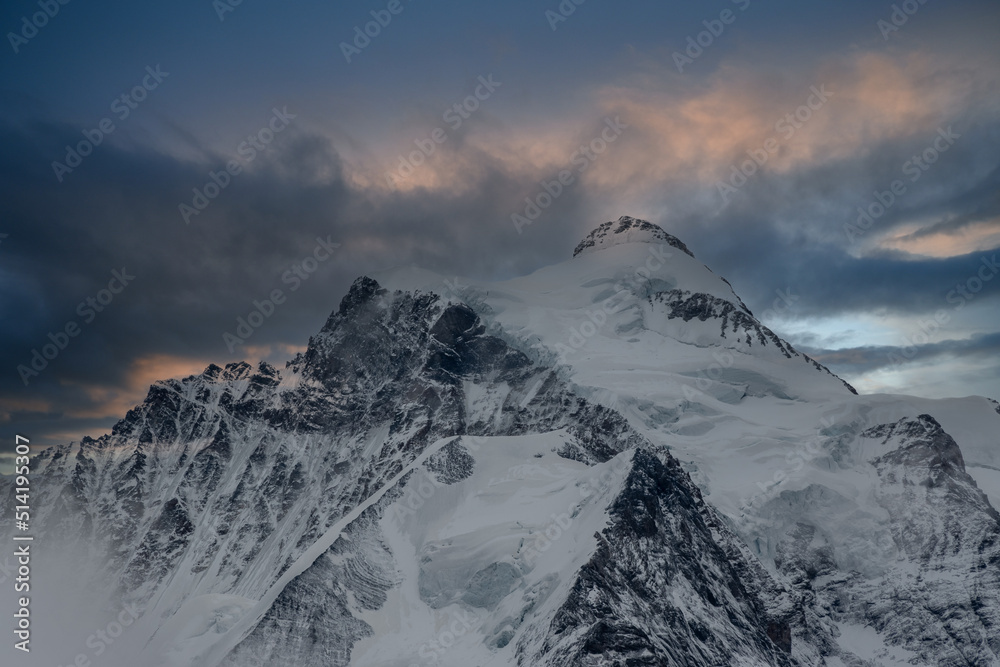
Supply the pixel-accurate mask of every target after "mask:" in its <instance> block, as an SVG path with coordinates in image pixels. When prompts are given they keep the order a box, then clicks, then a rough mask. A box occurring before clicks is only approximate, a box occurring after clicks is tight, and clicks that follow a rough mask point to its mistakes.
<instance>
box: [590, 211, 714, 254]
mask: <svg viewBox="0 0 1000 667" xmlns="http://www.w3.org/2000/svg"><path fill="white" fill-rule="evenodd" d="M621 243H666V244H668V245H671V246H673V247H675V248H677V249H678V250H681V251H683V252H685V253H687V254H688V255H690V256H691V257H694V254H693V253H692V252H691V251H690V250H688V247H687V246H686V245H684V242H683V241H681V240H680V239H679V238H677V237H676V236H673V235H672V234H668V233H667V232H665V231H663V229H662V228H660V227H659V226H657V225H654V224H653V223H651V222H647V221H645V220H639V219H638V218H631V217H629V216H627V215H623V216H622V217H620V218H618V220H616V221H611V222H605V223H604V224H602V225H601V226H600V227H598V228H597V229H595V230H594V231H592V232H590V234H588V235H587V238H585V239H583V240H582V241H580V243H579V245H577V246H576V249H575V250H573V256H574V257H576V256H577V255H580V254H585V253H588V252H594V251H595V250H601V249H602V248H609V247H611V246H614V245H619V244H621Z"/></svg>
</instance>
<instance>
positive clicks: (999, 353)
mask: <svg viewBox="0 0 1000 667" xmlns="http://www.w3.org/2000/svg"><path fill="white" fill-rule="evenodd" d="M802 349H803V351H804V352H805V353H806V354H808V355H809V356H811V357H813V358H814V359H816V360H817V361H819V362H820V363H822V364H824V365H825V366H827V367H829V368H831V369H833V370H834V372H838V373H840V372H842V373H845V374H848V375H851V376H861V375H865V374H868V373H871V372H872V371H876V370H880V369H886V368H893V369H898V368H899V367H900V366H904V365H908V364H926V363H927V362H931V361H935V360H939V359H940V358H942V357H949V358H969V357H971V358H977V359H988V360H993V359H996V358H998V357H1000V332H991V333H981V334H976V335H973V336H971V337H969V338H965V339H960V340H951V339H949V340H943V341H940V342H936V343H925V344H923V345H912V346H911V345H906V346H892V345H880V346H864V347H854V348H844V349H840V350H823V349H816V348H809V347H803V348H802Z"/></svg>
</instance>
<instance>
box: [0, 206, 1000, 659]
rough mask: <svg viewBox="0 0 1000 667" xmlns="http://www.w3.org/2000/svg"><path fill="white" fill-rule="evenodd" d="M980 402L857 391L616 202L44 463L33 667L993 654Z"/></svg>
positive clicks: (365, 304)
mask: <svg viewBox="0 0 1000 667" xmlns="http://www.w3.org/2000/svg"><path fill="white" fill-rule="evenodd" d="M998 413H1000V408H998V406H997V405H996V403H994V402H991V401H990V400H989V399H985V398H967V399H953V400H945V401H933V400H927V399H918V398H913V397H905V396H887V395H878V396H858V395H857V394H856V392H855V391H854V390H853V389H852V388H851V387H850V386H849V385H847V384H846V383H844V382H843V381H842V380H840V379H839V378H837V377H836V376H834V375H833V374H831V373H830V372H829V371H828V370H827V369H826V368H824V367H823V366H822V365H820V364H818V363H816V362H815V361H813V360H812V359H810V358H808V357H807V356H805V355H803V354H801V353H799V352H798V351H796V350H795V349H794V348H793V347H792V346H791V345H790V344H789V343H788V342H786V341H784V340H782V339H781V338H780V337H778V336H777V335H775V334H774V333H773V332H772V331H770V330H769V329H768V328H767V327H765V326H764V325H763V324H761V323H760V322H759V321H758V320H757V319H756V318H755V317H754V316H753V314H752V313H751V312H750V311H749V309H747V307H746V306H745V305H744V304H743V302H742V301H741V300H740V299H739V297H738V296H737V295H736V294H735V292H734V291H733V288H732V286H731V285H730V284H729V283H728V282H727V281H725V279H723V278H721V277H719V276H717V275H715V274H714V273H712V272H711V271H710V270H709V269H708V268H707V267H705V266H704V265H702V264H701V263H700V262H698V261H697V259H695V257H694V255H693V254H692V253H691V251H690V250H689V249H688V248H687V247H686V246H685V245H684V244H683V243H682V242H681V241H680V240H679V239H677V238H675V237H673V236H672V235H670V234H668V233H666V232H665V231H663V230H662V229H660V228H659V227H657V226H655V225H652V224H650V223H648V222H645V221H641V220H636V219H633V218H627V217H623V218H621V219H619V220H617V221H614V222H609V223H605V224H603V225H601V226H600V227H598V228H597V229H595V230H594V231H593V232H592V233H591V234H590V235H589V236H588V237H587V238H586V239H584V240H583V241H582V242H581V243H580V244H579V245H578V246H577V248H576V250H575V252H574V253H573V257H572V258H570V259H568V260H567V261H565V262H563V263H560V264H557V265H555V266H551V267H547V268H544V269H542V270H540V271H537V272H535V273H534V274H531V275H529V276H525V277H522V278H517V279H514V280H510V281H506V282H501V283H489V284H486V283H476V282H474V281H469V280H466V279H464V278H456V277H454V276H440V275H436V274H433V273H430V272H427V271H423V270H420V269H417V268H407V269H401V270H395V271H392V272H388V273H385V274H375V275H373V276H372V277H363V278H359V279H358V280H357V281H355V283H354V285H353V286H352V287H351V289H350V291H349V293H348V294H347V295H346V296H345V297H344V298H343V300H342V302H341V304H340V307H339V308H338V310H336V311H335V312H334V313H333V314H331V316H330V318H329V319H328V320H327V322H326V324H325V325H324V327H323V328H322V330H321V331H320V332H319V333H318V334H317V335H316V336H314V337H312V338H311V339H310V340H309V345H308V349H307V351H306V352H305V353H304V354H301V355H299V356H297V357H296V358H295V359H293V360H291V361H290V362H289V363H288V364H287V365H286V367H285V368H284V369H280V370H279V369H276V368H273V367H271V366H269V365H268V364H266V363H261V364H259V365H258V366H257V367H251V366H250V365H248V364H230V365H228V366H227V367H226V368H219V367H217V366H210V367H209V368H207V369H206V370H205V372H204V373H202V374H201V375H198V376H192V377H189V378H185V379H184V380H169V381H164V382H159V383H157V384H155V385H153V386H152V387H151V388H150V391H149V395H148V396H147V398H146V400H145V401H144V402H143V403H142V404H141V405H139V406H137V407H135V408H134V409H133V410H130V411H129V413H128V414H127V415H126V416H125V417H124V419H122V420H121V421H120V422H119V423H118V424H117V425H116V426H115V427H114V430H113V432H112V433H111V434H110V435H107V436H104V437H102V438H99V439H96V440H94V439H86V438H85V439H84V440H83V441H81V442H74V443H70V444H67V445H64V446H60V447H55V448H51V449H49V450H46V451H45V452H43V453H41V454H39V455H38V456H37V457H35V460H34V461H33V464H32V465H33V469H34V478H35V480H36V483H37V485H38V488H36V489H35V490H34V493H35V498H34V500H33V503H34V508H33V511H34V515H35V517H36V518H35V523H36V525H37V526H38V531H37V533H38V537H37V538H36V540H37V541H36V543H35V544H34V547H33V548H35V550H36V552H35V553H36V561H35V563H34V567H35V572H36V574H35V576H36V581H38V582H40V583H39V584H38V587H37V589H36V590H37V594H36V595H37V597H36V599H35V602H34V603H33V604H34V608H35V609H36V610H41V609H50V608H56V607H58V609H59V610H60V613H59V614H57V613H55V612H53V613H51V614H49V613H48V612H45V613H43V612H42V611H36V616H37V618H36V620H35V623H36V626H35V627H36V633H37V634H36V635H35V636H36V638H37V641H38V646H39V648H38V650H37V651H33V654H32V656H31V661H30V662H29V663H27V664H36V662H35V661H36V660H38V661H39V662H37V664H70V663H71V662H72V661H73V660H74V658H75V656H76V655H78V654H83V655H84V656H85V657H87V658H88V659H93V660H94V661H95V663H96V662H97V660H100V661H101V664H109V665H110V664H122V665H136V664H142V665H159V664H163V665H198V666H205V667H214V666H216V665H227V666H230V667H236V666H239V667H251V666H254V665H301V666H312V665H316V666H319V665H324V666H325V665H344V666H346V665H352V666H359V667H360V666H365V667H411V666H414V665H442V666H450V665H455V666H459V665H460V666H462V667H470V666H472V667H487V666H488V665H489V666H496V667H500V666H507V665H525V666H536V665H537V666H550V667H570V666H573V667H576V666H578V665H584V666H587V665H594V666H597V665H606V666H612V665H614V666H625V665H628V666H639V665H650V666H653V665H747V666H749V665H830V666H838V667H839V666H841V665H859V666H860V665H892V664H920V665H992V664H1000V631H998V627H997V625H998V623H1000V539H998V538H1000V515H998V514H997V512H996V510H995V509H994V507H993V505H991V501H992V502H993V503H994V504H996V502H998V501H1000V443H998V438H997V433H998V432H1000V428H998V427H1000V414H998ZM12 498H13V492H12V491H11V490H10V482H9V480H7V481H2V482H0V512H2V514H0V516H2V517H3V520H4V521H7V520H8V517H10V516H13V508H12V507H10V506H9V505H11V504H12V503H11V501H12ZM8 510H10V511H8ZM2 530H3V533H4V535H5V539H9V533H10V532H11V531H12V526H10V525H9V524H2ZM4 602H6V600H4ZM123 610H137V611H136V613H135V614H134V615H135V616H137V617H138V620H136V621H134V622H130V623H128V624H127V626H126V624H125V623H124V619H126V618H127V619H131V618H132V615H126V616H123V613H124V612H123ZM0 611H3V612H4V613H6V609H3V610H0ZM81 618H85V619H86V622H83V623H81V622H80V619H81ZM116 619H117V620H116ZM112 624H115V626H112ZM96 630H105V631H106V636H105V637H104V638H100V636H99V635H98V638H97V639H96V640H95V639H94V636H95V635H94V632H95V631H96ZM111 630H116V631H117V634H114V635H112V633H111ZM106 640H107V641H106ZM2 650H3V651H8V650H9V648H8V647H7V646H5V647H4V649H2ZM98 650H100V653H98ZM4 655H6V653H5V654H4ZM98 656H99V657H98ZM45 661H47V662H45Z"/></svg>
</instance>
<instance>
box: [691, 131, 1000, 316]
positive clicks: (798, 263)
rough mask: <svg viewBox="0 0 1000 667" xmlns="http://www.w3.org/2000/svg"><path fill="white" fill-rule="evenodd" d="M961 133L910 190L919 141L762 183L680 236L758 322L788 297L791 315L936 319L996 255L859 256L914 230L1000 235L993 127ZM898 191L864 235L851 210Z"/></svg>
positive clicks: (998, 134) (999, 139)
mask: <svg viewBox="0 0 1000 667" xmlns="http://www.w3.org/2000/svg"><path fill="white" fill-rule="evenodd" d="M961 132H962V134H963V136H962V138H961V140H960V141H961V142H962V143H956V145H955V146H954V147H953V149H952V152H950V153H949V154H945V155H944V156H942V157H941V159H940V161H939V162H937V163H936V164H935V165H933V166H932V167H931V168H930V169H928V170H927V171H926V172H924V173H923V175H922V176H921V177H920V178H919V179H918V180H917V181H916V182H915V183H914V182H912V181H910V179H909V178H908V177H907V176H905V175H904V174H903V172H902V168H901V167H902V165H903V164H905V163H906V161H907V160H908V159H909V157H907V156H912V155H913V154H914V152H915V151H917V150H918V149H919V147H920V146H921V143H920V141H919V140H917V141H914V140H912V139H911V140H910V141H909V142H898V141H887V142H884V143H881V144H879V145H878V146H876V147H872V149H871V150H870V155H869V157H859V158H850V159H845V160H841V161H839V162H837V163H834V164H825V165H820V166H817V167H815V168H811V169H803V170H800V171H796V172H792V173H789V174H784V175H781V174H760V175H758V176H757V177H756V179H755V180H753V181H751V182H750V184H748V185H747V186H746V187H745V188H744V191H743V192H741V193H739V194H738V195H736V196H735V197H734V199H733V203H732V205H731V206H730V207H728V208H726V209H724V210H723V211H722V212H721V214H720V215H719V216H718V217H717V218H715V219H711V218H709V219H707V220H706V219H705V218H699V217H698V216H696V215H692V216H690V217H689V218H687V219H685V220H683V221H681V222H680V223H679V226H680V227H681V228H682V230H683V231H682V232H680V233H681V234H682V235H683V236H684V237H685V239H687V240H688V242H689V244H690V245H691V246H692V247H693V248H695V249H696V251H698V256H699V257H700V258H701V259H703V260H704V261H706V263H708V264H709V266H711V267H712V268H713V269H715V270H716V271H718V272H721V273H723V274H724V275H726V276H727V277H728V278H729V279H730V280H731V281H732V282H733V283H734V285H735V286H736V289H737V292H739V293H740V294H741V296H743V298H744V299H745V300H746V301H747V303H748V304H749V305H750V306H751V308H754V309H755V311H758V310H759V311H763V310H766V309H767V308H768V307H769V306H770V304H771V303H772V301H773V300H774V298H775V290H784V289H791V290H792V292H793V293H794V294H796V295H798V296H799V297H800V298H799V300H798V301H797V302H796V310H795V313H796V314H797V315H823V316H831V315H838V314H843V313H849V312H852V313H856V312H864V311H875V310H888V311H894V312H902V313H920V312H925V311H927V310H933V309H935V308H937V307H940V304H941V303H942V301H943V300H944V298H945V296H946V294H947V293H948V292H949V290H951V289H954V288H955V286H956V285H957V284H960V283H964V282H965V281H967V280H968V279H969V278H970V277H972V276H974V275H975V272H976V271H977V270H978V268H979V265H980V263H981V261H982V260H983V258H984V257H985V258H987V259H989V258H992V257H993V256H994V255H995V254H996V251H995V250H989V251H983V252H971V253H965V254H959V255H956V256H952V257H945V258H931V257H926V256H919V255H912V254H908V253H904V252H902V251H898V250H892V249H888V248H882V249H878V248H875V249H867V250H866V251H865V252H864V253H863V254H862V253H860V250H861V249H862V248H863V243H864V242H867V241H871V240H872V239H873V238H874V237H876V236H879V235H881V234H884V233H887V232H892V231H893V230H894V229H899V228H901V227H903V226H906V225H912V224H914V223H915V222H918V221H919V222H921V223H924V224H926V223H927V221H928V220H931V221H933V220H935V219H937V220H940V222H937V223H931V224H929V225H927V226H926V227H922V228H921V231H918V232H913V233H911V234H909V235H900V238H901V239H904V240H905V239H908V238H913V239H916V238H922V237H926V236H929V235H932V234H942V233H944V234H947V233H954V232H957V231H959V230H960V229H962V228H964V227H968V226H970V225H972V224H975V223H984V224H986V225H988V226H992V227H993V228H994V229H996V230H997V231H1000V217H998V216H1000V200H998V198H997V197H998V195H997V193H998V192H1000V168H998V167H997V159H996V156H997V155H1000V124H997V123H995V122H994V123H993V124H992V125H988V126H976V127H970V128H962V129H961ZM925 143H926V141H925ZM915 147H916V148H915ZM894 180H900V181H903V182H904V183H905V184H906V186H907V192H906V193H905V194H904V195H902V196H899V197H897V201H896V202H895V203H894V204H893V205H892V206H890V207H889V208H888V209H887V211H886V213H885V214H883V215H882V217H880V218H878V219H876V220H874V221H873V223H872V225H871V226H870V227H869V228H868V229H867V230H863V229H860V228H858V227H857V226H856V221H857V219H858V217H859V213H858V211H857V208H858V207H859V206H862V207H867V206H869V205H870V204H871V203H872V202H875V201H876V200H875V192H876V191H878V192H880V193H881V192H885V191H886V190H888V189H889V187H890V184H891V183H892V182H893V181H894ZM876 210H877V209H876ZM848 229H850V230H851V231H852V233H854V234H855V235H856V237H855V239H853V240H852V239H851V238H849V236H848V232H847V230H848ZM858 232H860V234H859V233H858ZM858 255H860V256H858ZM998 296H1000V290H988V291H985V292H984V293H983V298H986V299H996V298H998Z"/></svg>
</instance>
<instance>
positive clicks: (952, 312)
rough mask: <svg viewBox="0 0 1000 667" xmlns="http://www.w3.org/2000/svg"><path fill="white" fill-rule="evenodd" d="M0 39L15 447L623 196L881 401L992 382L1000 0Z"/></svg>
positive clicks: (263, 12) (1, 16) (507, 270)
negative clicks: (396, 281)
mask: <svg viewBox="0 0 1000 667" xmlns="http://www.w3.org/2000/svg"><path fill="white" fill-rule="evenodd" d="M578 3H579V4H578ZM46 12H47V13H46ZM0 28H2V30H3V32H4V33H5V42H6V43H5V44H4V45H3V46H2V47H0V53H2V55H0V100H2V104H0V146H2V148H3V150H2V153H0V314H2V321H3V325H2V329H0V336H2V340H0V357H2V359H0V468H2V462H3V461H6V460H8V459H5V458H4V457H9V456H10V455H11V453H12V452H13V446H14V439H15V435H16V434H20V435H23V436H25V437H29V438H30V439H31V442H32V444H33V445H34V446H47V445H51V444H58V443H62V442H68V441H70V440H74V439H79V438H80V437H82V436H83V435H91V436H95V437H96V436H99V435H100V434H102V433H105V432H107V431H108V430H109V429H110V427H111V426H112V425H113V424H114V423H115V422H116V421H117V420H118V419H120V418H121V417H123V416H124V414H125V412H127V410H128V409H129V408H130V407H131V406H133V405H135V404H137V403H139V402H141V401H142V399H143V397H144V396H145V394H146V391H147V389H148V386H149V385H150V384H151V383H152V382H154V381H155V380H158V379H166V378H170V377H183V376H187V375H190V374H194V373H198V372H201V371H202V370H203V369H204V368H205V367H206V366H207V365H208V364H210V363H216V364H220V365H221V364H224V363H227V362H230V361H236V360H241V359H246V360H250V361H256V360H260V359H266V360H268V361H271V362H272V363H275V364H277V365H279V366H283V364H284V361H285V360H287V359H289V358H291V357H292V356H294V354H295V353H297V352H299V351H302V350H303V349H304V347H305V346H306V345H307V342H308V339H309V336H310V334H312V333H315V332H316V331H318V330H319V328H320V327H321V326H322V324H323V322H324V321H325V320H326V318H327V316H328V315H329V313H330V312H331V311H332V310H334V309H335V308H336V306H337V304H338V303H339V301H340V299H341V298H342V296H343V295H344V294H345V293H346V291H347V288H348V287H349V285H350V283H351V282H352V281H353V280H354V278H356V277H358V276H360V275H364V274H367V273H372V272H376V271H379V270H383V269H386V268H389V267H394V266H399V265H405V264H416V265H419V266H422V267H425V268H428V269H431V270H435V271H438V272H440V273H442V274H445V275H454V276H468V277H472V278H476V279H483V280H491V279H492V280H496V279H504V278H509V277H513V276H518V275H523V274H526V273H529V272H531V271H533V270H535V269H537V268H540V267H542V266H545V265H549V264H553V263H556V262H559V261H563V260H565V259H567V258H569V257H570V255H571V253H572V250H573V248H574V246H575V245H576V244H577V243H578V242H579V240H580V239H581V238H583V236H585V235H586V234H587V232H589V231H590V230H591V229H593V228H594V227H596V226H597V225H598V224H600V223H602V222H604V221H607V220H612V219H616V218H618V217H619V216H621V215H631V216H635V217H639V218H643V219H646V220H649V221H651V222H654V223H656V224H658V225H660V226H662V227H663V228H664V229H666V230H667V231H668V232H670V233H672V234H674V235H676V236H678V237H679V238H681V239H682V240H683V241H684V242H685V243H686V244H687V245H688V246H689V247H690V248H691V249H692V251H693V252H694V254H695V255H696V256H697V257H698V258H699V259H700V260H701V261H703V262H705V263H706V264H707V265H708V266H709V267H710V268H712V269H713V270H714V271H715V272H716V273H718V274H720V275H723V276H725V277H726V278H728V279H729V280H730V282H731V283H732V284H733V286H734V288H735V289H736V292H737V293H738V294H740V296H741V297H742V298H743V300H744V301H745V302H746V303H747V305H748V306H749V307H750V308H751V310H753V312H754V313H755V314H756V315H757V316H758V317H759V318H760V319H761V320H762V321H763V322H764V323H765V324H767V325H768V326H769V327H771V328H772V329H774V330H775V331H777V332H778V333H779V334H780V335H782V336H783V337H785V338H787V339H788V340H790V341H791V342H792V343H793V344H794V345H796V347H798V348H799V349H802V350H803V351H805V352H807V353H809V354H810V355H812V356H814V357H816V358H817V359H819V360H820V361H822V362H823V363H824V364H826V365H827V366H829V367H830V368H831V369H832V370H833V371H835V372H837V373H838V374H840V375H841V376H842V377H844V378H845V379H847V380H848V381H850V382H852V383H853V384H854V385H855V386H856V387H857V388H858V389H859V390H860V391H861V392H863V393H866V392H867V393H872V392H892V393H907V394H914V395H920V396H929V397H948V396H966V395H970V394H980V395H987V396H991V397H994V398H1000V355H998V352H1000V310H998V305H1000V279H996V280H994V278H996V277H997V274H998V273H1000V267H998V266H997V264H996V261H997V255H998V254H1000V39H998V36H1000V5H998V4H997V3H996V2H995V1H986V0H983V1H961V0H960V1H950V2H947V3H946V2H943V1H941V0H924V2H923V3H921V2H919V1H918V0H908V1H907V2H903V3H888V2H886V3H881V2H860V1H853V0H848V1H846V2H845V1H838V2H833V1H832V0H820V1H817V2H809V3H803V2H791V1H774V2H764V1H763V0H738V1H737V0H716V1H713V2H700V3H675V2H662V1H657V2H646V1H639V0H636V1H631V2H623V3H612V2H608V1H607V0H585V1H582V2H581V1H580V0H564V1H563V2H561V3H560V2H557V1H556V0H549V1H544V0H543V1H539V2H527V1H523V0H512V1H508V2H504V3H482V2H464V3H458V2H447V3H430V2H424V1H422V0H394V1H392V2H390V1H389V0H385V1H383V0H376V1H374V2H343V3H321V2H304V1H294V0H293V1H291V2H284V3H280V5H276V4H273V3H264V2H260V1H259V0H242V1H237V0H215V1H214V2H213V1H212V0H178V1H177V2H173V3H169V4H164V5H163V6H153V5H149V4H148V3H135V2H117V1H111V0H109V1H107V2H102V3H87V2H81V1H79V0H77V1H69V2H67V3H66V4H59V3H58V2H56V0H34V1H29V0H11V1H9V2H5V3H3V5H2V7H0ZM602 134H603V138H602ZM560 174H564V175H567V174H568V175H567V176H566V179H567V181H568V183H567V184H566V185H564V186H562V187H557V185H558V179H559V177H560ZM554 184H555V185H554ZM547 192H548V193H553V192H557V194H556V195H555V196H549V197H548V198H546V197H545V196H544V194H545V193H547ZM539 204H544V206H539ZM275 290H281V295H282V299H281V303H280V304H276V305H275V306H274V309H273V312H270V313H269V314H268V313H265V315H268V316H267V317H262V318H260V321H259V326H254V327H253V328H252V330H251V331H250V335H249V336H246V337H244V338H243V339H242V342H235V343H234V341H233V338H227V334H231V335H236V333H237V331H236V328H237V320H238V318H240V317H243V318H247V317H248V316H249V315H250V313H251V312H252V311H254V310H255V309H256V308H257V306H256V305H255V303H254V302H255V301H256V302H258V303H260V304H263V301H265V300H267V299H268V298H269V296H270V295H271V294H272V293H273V292H274V291H275ZM262 308H263V309H264V310H269V309H268V308H267V306H266V304H264V305H263V306H262ZM244 333H246V330H244ZM46 346H48V347H46ZM46 353H47V354H46ZM33 364H34V365H33Z"/></svg>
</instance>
